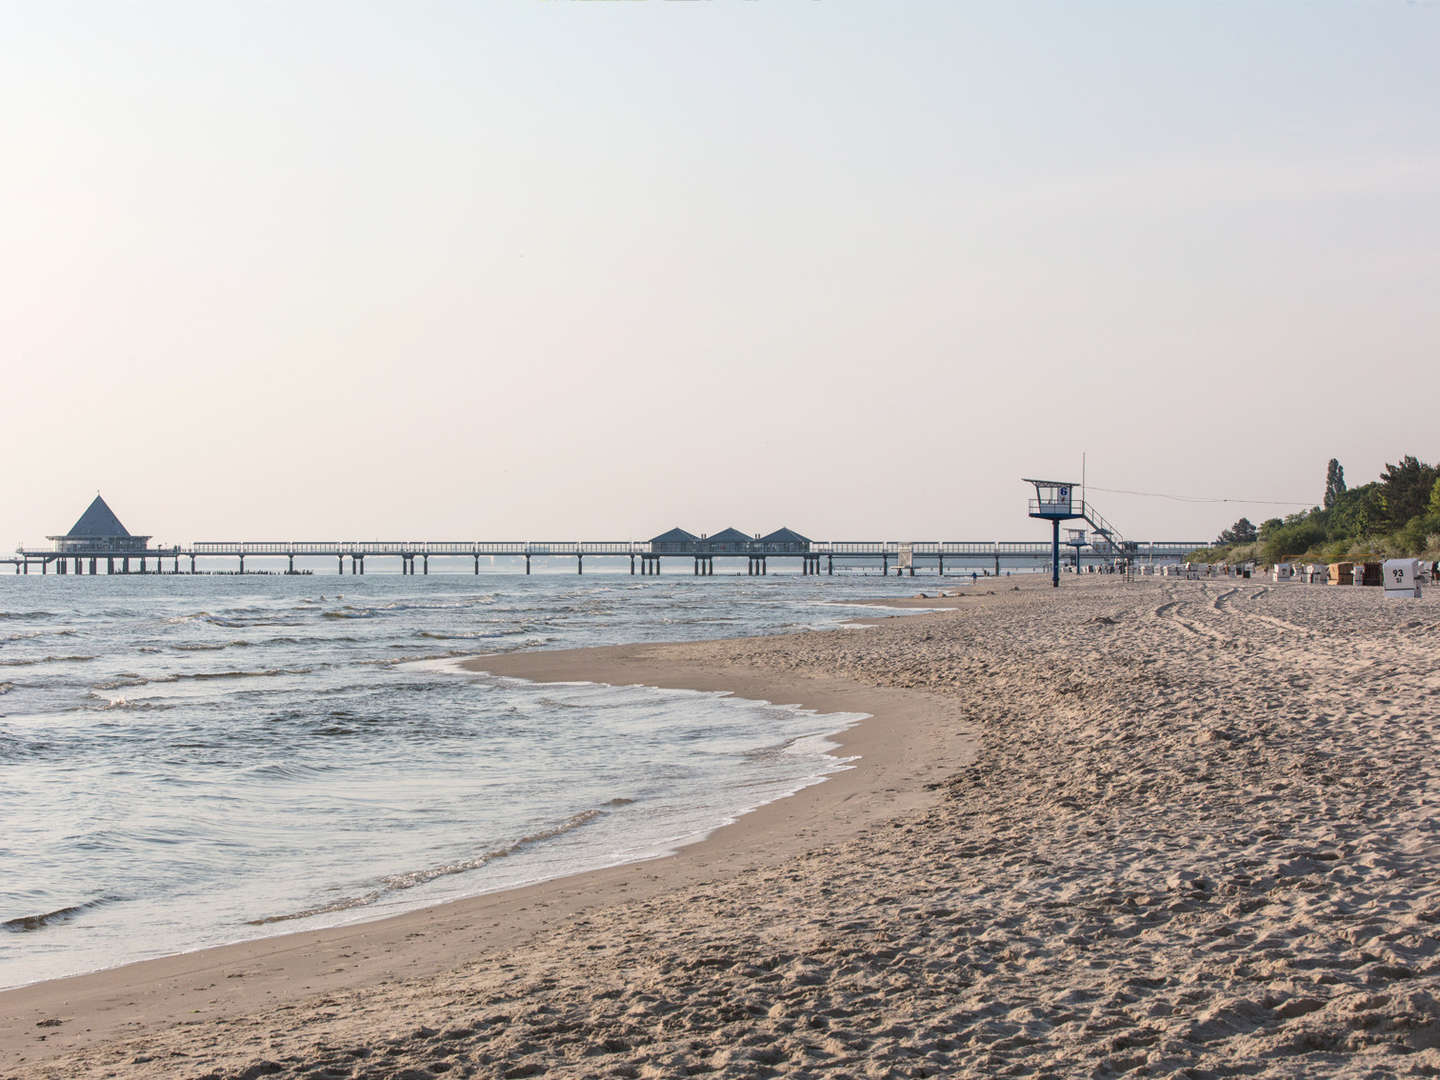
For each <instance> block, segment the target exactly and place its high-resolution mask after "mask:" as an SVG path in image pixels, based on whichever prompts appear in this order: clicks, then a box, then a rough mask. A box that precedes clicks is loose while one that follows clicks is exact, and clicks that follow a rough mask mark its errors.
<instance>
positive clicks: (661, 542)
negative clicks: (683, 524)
mask: <svg viewBox="0 0 1440 1080" xmlns="http://www.w3.org/2000/svg"><path fill="white" fill-rule="evenodd" d="M699 540H700V537H698V536H696V535H695V534H694V533H692V532H686V531H685V530H684V529H682V528H680V526H678V525H677V526H675V528H673V529H671V530H670V531H669V532H663V533H661V534H660V535H659V536H657V537H655V538H654V539H653V540H651V541H650V550H651V551H652V552H654V553H655V554H656V555H694V554H695V545H696V543H698V542H699Z"/></svg>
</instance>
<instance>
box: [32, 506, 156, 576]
mask: <svg viewBox="0 0 1440 1080" xmlns="http://www.w3.org/2000/svg"><path fill="white" fill-rule="evenodd" d="M45 539H47V540H49V541H50V542H51V544H52V545H53V547H51V548H49V549H48V550H47V549H44V548H21V549H20V550H19V551H18V552H17V554H18V555H19V557H20V558H19V560H18V562H19V564H20V565H19V567H18V568H17V569H19V570H20V571H21V572H23V573H26V574H28V573H29V572H30V564H31V563H32V562H33V563H37V564H39V566H40V572H41V573H42V574H44V573H48V572H49V569H50V564H51V563H52V562H53V563H54V564H55V572H56V573H57V574H67V573H76V574H83V573H85V572H86V569H87V566H88V569H89V572H90V573H92V574H97V573H99V572H100V564H101V562H102V561H103V562H104V564H105V572H106V573H107V574H114V573H121V574H128V573H130V560H131V559H135V560H136V561H137V562H138V563H139V572H140V573H142V574H144V573H147V572H148V570H147V567H146V562H145V560H146V559H149V558H153V559H154V560H155V573H157V574H158V573H160V572H161V566H160V559H161V558H162V557H173V558H174V559H175V569H176V570H179V568H180V560H179V555H180V551H179V549H178V548H152V547H150V537H149V536H137V535H135V534H134V533H132V532H130V530H129V529H127V528H125V526H124V525H122V524H120V519H119V518H117V517H116V516H115V511H113V510H111V509H110V506H109V504H108V503H106V501H105V500H104V499H103V498H102V497H101V496H100V495H99V494H96V496H95V499H94V501H93V502H91V503H90V505H89V506H88V507H86V509H85V512H84V513H83V514H81V515H80V520H79V521H77V522H75V524H74V525H72V526H70V531H69V532H67V533H64V534H62V535H59V536H47V537H46V538H45ZM117 566H118V570H117Z"/></svg>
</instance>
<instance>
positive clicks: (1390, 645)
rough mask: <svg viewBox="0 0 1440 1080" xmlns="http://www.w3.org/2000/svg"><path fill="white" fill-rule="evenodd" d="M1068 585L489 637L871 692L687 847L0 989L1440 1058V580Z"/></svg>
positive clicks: (477, 1015) (618, 1048)
mask: <svg viewBox="0 0 1440 1080" xmlns="http://www.w3.org/2000/svg"><path fill="white" fill-rule="evenodd" d="M1046 584H1047V583H1044V582H1040V581H1036V580H1026V581H1025V582H1024V583H1023V585H1022V586H1020V587H1017V586H1016V585H1014V584H1012V581H1010V580H1005V579H1002V580H999V581H995V582H994V583H993V584H991V585H987V584H985V583H983V582H982V583H981V584H980V585H979V586H977V587H974V588H973V589H972V588H968V587H967V588H966V589H965V590H963V592H964V595H962V596H960V597H957V598H952V599H947V600H944V601H933V600H924V601H922V600H919V599H916V600H915V601H913V603H914V604H915V605H917V606H919V607H938V608H942V609H943V610H939V611H933V612H926V613H915V614H905V615H904V617H901V618H890V619H885V618H880V619H876V620H872V621H871V624H870V625H869V626H867V627H866V628H865V629H852V630H843V631H827V632H816V633H806V634H797V635H790V636H785V637H773V638H754V639H739V640H732V641H722V642H709V643H701V644H693V645H652V646H623V647H614V648H607V649H596V650H585V651H581V652H573V653H559V652H554V653H531V654H511V655H507V656H504V657H494V658H480V659H477V660H476V661H474V664H475V665H476V666H477V667H478V668H480V669H483V670H486V671H491V672H494V673H497V674H506V675H515V676H520V677H524V678H530V679H539V680H545V679H554V680H590V681H599V682H608V683H616V684H629V683H643V684H646V685H655V686H672V687H687V688H693V689H707V690H714V689H723V690H729V691H731V692H733V693H736V694H738V695H740V696H743V697H750V698H760V699H765V700H770V701H777V702H784V703H791V702H794V703H799V704H803V705H805V706H807V707H810V708H814V709H818V710H821V711H827V712H828V711H845V712H865V713H870V714H873V718H872V719H870V720H868V721H866V722H864V723H862V724H860V725H858V726H856V727H855V728H852V729H851V730H849V731H848V732H846V733H845V735H844V736H842V737H841V739H840V740H839V741H841V742H842V743H843V748H842V750H841V751H840V752H841V753H843V754H845V755H858V758H859V760H858V761H857V762H856V763H855V764H856V767H855V768H853V769H850V770H848V771H845V772H842V773H839V774H836V775H835V776H834V777H832V778H831V779H829V780H827V781H825V782H824V783H822V784H818V785H815V786H812V787H810V788H807V789H805V790H804V791H802V792H801V793H799V794H798V795H796V796H794V797H792V798H790V799H786V800H783V801H781V802H778V803H774V804H771V805H770V806H767V807H765V808H763V809H762V810H760V811H758V812H756V813H754V814H751V815H747V816H746V817H744V818H742V819H741V820H740V821H739V822H738V823H736V824H735V825H732V826H729V827H727V828H725V829H722V830H720V831H719V832H717V833H716V834H714V835H713V836H712V837H710V838H709V839H708V840H706V841H704V842H703V843H700V844H697V845H693V846H691V847H689V848H686V849H684V850H683V851H682V852H680V853H679V854H677V855H674V856H670V857H667V858H664V859H659V860H653V861H650V862H647V863H641V864H635V865H632V866H626V867H616V868H613V869H610V870H605V871H601V872H598V873H595V874H587V875H581V876H577V877H575V878H570V879H565V880H562V881H558V882H551V883H547V884H544V885H539V886H535V887H532V888H529V889H522V890H516V891H513V892H508V893H502V894H497V895H495V896H490V897H480V898H476V899H473V900H467V901H462V902H460V903H456V904H450V905H446V906H443V907H437V908H431V909H427V910H425V911H420V912H414V913H411V914H409V915H405V916H401V917H398V918H395V919H389V920H385V921H382V922H375V923H368V924H361V925H357V926H351V927H341V928H337V929H334V930H326V931H319V932H314V933H307V934H297V935H291V936H287V937H279V938H273V939H268V940H265V941H259V942H252V943H246V944H242V945H235V946H229V947H226V948H223V949H214V950H207V951H205V952H202V953H194V954H189V955H186V956H180V957H172V958H168V959H164V960H158V961H150V962H146V963H143V964H136V965H131V966H129V967H125V968H119V969H115V970H113V971H108V972H101V973H97V974H94V975H87V976H81V977H78V978H74V979H66V980H59V981H56V982H51V983H43V984H39V985H37V986H33V987H26V988H22V989H20V990H16V991H10V992H7V993H4V994H0V1077H7V1078H8V1077H16V1078H19V1077H43V1078H57V1080H58V1078H62V1077H63V1078H71V1077H162V1076H163V1077H186V1078H197V1080H198V1078H200V1077H207V1078H215V1080H221V1078H224V1080H241V1078H244V1080H250V1078H253V1077H259V1076H269V1075H274V1076H281V1077H302V1076H303V1077H311V1078H327V1080H328V1078H336V1080H338V1078H342V1077H344V1078H375V1080H380V1078H391V1080H424V1078H430V1077H439V1076H466V1077H468V1076H480V1077H523V1076H542V1075H555V1076H566V1077H571V1076H573V1077H582V1076H594V1077H611V1076H613V1077H670V1076H685V1075H701V1074H709V1075H716V1076H725V1077H769V1076H787V1077H808V1076H836V1077H859V1076H875V1077H880V1076H976V1077H981V1076H986V1077H988V1076H1056V1077H1061V1076H1075V1075H1097V1076H1104V1075H1124V1074H1133V1075H1155V1076H1166V1075H1185V1076H1205V1077H1212V1076H1213V1077H1220V1076H1239V1075H1244V1076H1259V1077H1281V1076H1284V1077H1308V1076H1316V1075H1326V1076H1357V1077H1358V1076H1366V1077H1372V1076H1401V1075H1435V1074H1437V1073H1440V1001H1437V997H1440V963H1437V959H1436V952H1437V938H1436V926H1437V924H1440V875H1437V874H1436V871H1435V866H1436V861H1437V854H1440V851H1437V847H1440V837H1437V814H1436V808H1437V805H1440V764H1437V762H1440V754H1437V742H1440V738H1437V735H1440V727H1437V719H1440V717H1437V712H1440V666H1437V658H1440V594H1437V593H1436V592H1434V591H1432V592H1431V593H1430V594H1428V595H1427V596H1426V597H1425V598H1424V599H1422V600H1418V601H1414V600H1411V601H1386V600H1385V599H1383V597H1382V596H1381V594H1380V591H1379V590H1377V589H1358V588H1324V587H1318V586H1316V587H1307V586H1302V585H1284V586H1272V585H1270V584H1267V583H1263V582H1258V581H1245V582H1241V581H1233V580H1217V581H1208V582H1190V581H1177V580H1170V579H1141V580H1140V581H1137V582H1133V583H1130V584H1126V583H1123V582H1120V581H1116V580H1114V579H1102V578H1081V579H1076V578H1069V579H1067V580H1065V582H1064V587H1063V588H1061V589H1060V590H1058V591H1052V590H1050V589H1049V588H1048V587H1045V585H1046ZM918 591H927V592H931V593H932V595H933V592H934V591H935V590H934V588H933V586H932V587H930V588H928V589H927V588H925V586H924V585H920V584H917V592H918Z"/></svg>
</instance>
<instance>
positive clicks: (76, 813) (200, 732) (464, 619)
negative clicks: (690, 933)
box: [0, 567, 933, 988]
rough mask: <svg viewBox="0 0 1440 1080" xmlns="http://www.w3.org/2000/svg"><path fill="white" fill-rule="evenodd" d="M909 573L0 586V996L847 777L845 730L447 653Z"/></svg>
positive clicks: (401, 903)
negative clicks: (842, 746)
mask: <svg viewBox="0 0 1440 1080" xmlns="http://www.w3.org/2000/svg"><path fill="white" fill-rule="evenodd" d="M918 580H919V579H899V578H883V577H880V576H879V575H878V574H877V575H868V576H862V575H836V576H834V577H830V576H824V577H806V576H803V575H799V574H785V575H781V574H775V575H771V576H767V577H749V576H738V577H722V576H719V575H717V576H714V577H704V578H695V577H692V576H679V575H675V576H668V575H666V576H660V577H643V576H638V577H632V576H630V575H629V574H628V573H611V574H606V573H595V572H593V571H591V570H590V568H588V567H587V573H586V575H585V576H584V577H580V576H577V575H573V574H561V573H542V574H534V575H530V576H525V575H521V574H514V573H489V574H484V573H482V574H480V575H474V574H470V573H464V574H458V573H456V574H439V573H432V574H430V575H428V576H427V575H416V576H401V575H389V576H385V575H380V574H369V575H365V576H360V577H356V576H347V577H337V576H318V575H317V576H309V575H294V576H286V575H277V576H263V575H244V576H238V575H235V576H220V575H204V574H201V575H193V576H192V575H174V576H171V575H165V576H157V575H146V576H140V575H138V574H131V575H114V576H105V575H101V576H96V577H90V576H75V575H67V576H56V575H48V576H43V577H38V576H36V575H29V576H18V577H12V576H8V575H7V576H4V577H0V988H8V987H15V986H21V985H25V984H28V983H32V982H36V981H40V980H44V979H52V978H57V977H60V976H65V975H72V974H78V973H81V972H88V971H95V970H99V969H103V968H108V967H113V966H117V965H120V964H124V963H128V962H131V961H136V960H142V959H146V958H150V957H156V956H162V955H171V954H175V953H182V952H188V951H191V950H195V949H201V948H205V947H209V946H213V945H220V944H225V943H229V942H235V941H242V940H246V939H252V938H257V937H262V936H266V935H274V934H281V933H288V932H291V931H298V930H307V929H314V928H317V927H323V926H334V925H338V924H342V923H349V922H355V921H359V920H366V919H376V918H380V917H383V916H388V915H393V914H396V913H398V912H402V911H406V910H410V909H414V908H418V907H423V906H427V905H432V904H438V903H442V902H446V901H450V900H455V899H459V898H462V897H467V896H475V895H479V894H482V893H488V892H494V891H496V890H501V889H507V888H512V887H516V886H520V885H526V884H533V883H536V882H541V881H545V880H549V879H553V878H556V877H560V876H564V875H568V874H572V873H575V872H579V871H584V870H591V869H598V868H601V867H606V866H612V865H616V864H620V863H626V862H632V861H638V860H643V859H650V858H654V857H657V856H660V855H663V854H666V853H669V852H673V851H675V850H676V849H677V848H679V847H681V846H683V845H685V844H687V843H690V842H693V841H695V840H698V839H700V838H703V837H704V836H706V835H708V834H709V833H711V832H713V831H714V830H715V829H717V828H719V827H720V826H723V825H725V824H727V823H729V822H732V821H734V820H735V819H737V818H738V817H740V816H741V815H743V814H745V813H747V812H749V811H752V810H754V809H755V808H757V807H759V806H762V805H764V804H765V803H768V802H771V801H773V800H775V799H780V798H784V797H786V796H787V795H790V794H793V793H794V792H796V791H798V790H800V789H801V788H803V787H805V786H807V785H810V784H814V783H817V782H821V781H823V779H824V778H825V777H826V776H827V775H829V774H831V773H833V772H835V771H836V770H839V769H844V768H847V767H852V763H851V762H849V761H847V760H846V759H845V758H843V757H841V756H838V755H837V753H836V749H837V744H836V742H835V741H834V740H833V738H832V737H833V736H834V735H835V734H837V733H838V732H840V731H843V730H844V729H845V728H846V727H848V726H849V725H851V724H853V723H855V722H856V721H857V720H859V719H861V717H859V716H857V715H853V714H828V715H821V714H817V713H814V712H812V711H809V710H806V709H803V708H800V707H798V706H797V705H794V704H792V703H786V702H764V701H749V700H743V699H740V698H736V697H733V696H730V695H726V694H720V693H699V692H688V691H676V690H659V689H655V688H651V687H635V686H628V687H612V686H603V685H597V684H591V683H564V684H536V683H529V682H524V681H521V680H516V679H507V678H497V677H494V676H490V675H485V674H478V673H472V672H469V671H466V670H464V669H462V668H461V666H460V661H461V660H462V659H464V658H468V657H472V656H476V655H479V654H487V653H504V652H511V651H513V650H517V649H560V648H574V647H580V646H587V645H601V644H620V643H634V642H645V641H688V640H697V639H704V638H720V637H737V636H746V635H755V634H773V633H782V632H786V631H794V630H801V629H809V628H819V629H823V628H832V627H839V626H841V625H842V624H844V623H845V622H847V621H848V620H851V619H854V618H856V617H859V616H862V615H866V614H870V615H873V614H876V611H875V609H873V608H869V607H867V606H866V601H867V600H873V599H875V598H877V597H883V596H887V595H896V596H909V595H913V594H914V593H915V592H916V591H917V581H918ZM923 585H929V586H930V587H931V588H932V589H933V583H923ZM923 585H922V587H923Z"/></svg>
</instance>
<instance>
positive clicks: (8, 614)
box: [0, 611, 60, 619]
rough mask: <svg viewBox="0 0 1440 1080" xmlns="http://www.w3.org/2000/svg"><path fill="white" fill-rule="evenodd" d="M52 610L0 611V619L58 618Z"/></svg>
mask: <svg viewBox="0 0 1440 1080" xmlns="http://www.w3.org/2000/svg"><path fill="white" fill-rule="evenodd" d="M59 617H60V616H59V615H57V614H56V613H55V612H53V611H0V619H58V618H59Z"/></svg>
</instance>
